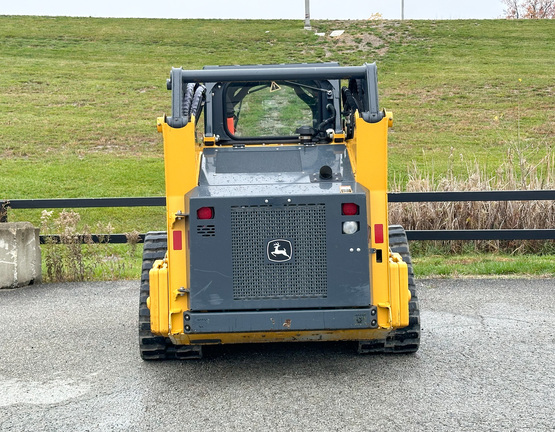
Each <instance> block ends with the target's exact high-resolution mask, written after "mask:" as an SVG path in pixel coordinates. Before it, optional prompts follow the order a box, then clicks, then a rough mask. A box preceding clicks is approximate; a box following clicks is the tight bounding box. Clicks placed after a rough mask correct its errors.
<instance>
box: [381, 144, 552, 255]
mask: <svg viewBox="0 0 555 432" xmlns="http://www.w3.org/2000/svg"><path fill="white" fill-rule="evenodd" d="M531 151H533V149H522V148H521V147H520V146H517V145H512V146H510V147H509V149H508V151H507V158H506V160H505V161H504V162H503V163H502V165H501V166H500V167H499V168H498V169H497V170H496V172H495V174H494V175H488V174H486V170H485V169H484V168H483V167H481V166H480V164H479V163H478V162H477V161H475V162H474V163H472V164H469V165H468V168H467V175H466V176H465V177H464V178H462V177H458V176H455V175H453V170H452V169H450V170H449V171H448V173H447V175H446V176H445V177H443V178H434V176H433V175H427V174H423V173H422V172H421V171H420V170H419V169H418V168H417V166H416V164H413V166H412V167H410V169H409V171H410V172H409V181H408V182H407V184H406V186H405V187H404V188H403V190H404V191H406V192H430V191H491V190H541V189H549V190H552V189H555V151H554V150H553V149H552V148H548V151H547V154H546V156H545V157H543V158H542V159H541V160H540V161H539V162H537V163H530V162H529V161H528V158H527V157H526V155H527V154H530V152H531ZM452 158H453V151H452V152H451V156H450V159H451V160H452ZM392 190H393V191H396V192H400V191H401V186H400V185H399V184H396V183H395V182H394V184H393V185H392ZM389 220H390V223H392V224H401V225H403V226H404V227H405V229H407V230H460V229H553V228H554V227H555V201H491V202H486V201H475V202H425V203H391V204H390V206H389ZM554 243H555V242H553V241H551V240H546V241H505V242H500V241H476V242H464V241H449V242H426V245H423V244H420V245H417V249H420V250H421V251H423V252H426V251H429V249H430V248H437V249H439V251H443V252H457V253H458V252H462V251H465V250H468V249H469V248H473V249H475V250H476V249H477V250H480V251H488V252H491V251H497V250H503V251H505V252H511V253H514V252H535V253H538V252H540V253H541V252H551V253H553V251H555V245H554Z"/></svg>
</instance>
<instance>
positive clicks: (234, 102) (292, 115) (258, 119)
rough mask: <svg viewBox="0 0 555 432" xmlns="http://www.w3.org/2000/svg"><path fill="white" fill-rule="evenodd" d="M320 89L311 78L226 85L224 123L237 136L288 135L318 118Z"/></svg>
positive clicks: (293, 134)
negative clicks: (308, 79) (306, 79)
mask: <svg viewBox="0 0 555 432" xmlns="http://www.w3.org/2000/svg"><path fill="white" fill-rule="evenodd" d="M322 92H325V90H324V89H321V88H318V87H317V86H316V84H315V83H314V81H259V82H247V83H232V84H229V86H228V87H227V91H226V93H225V97H226V101H225V102H226V127H227V129H228V131H229V133H230V134H231V135H233V136H235V137H237V138H256V137H289V136H295V135H298V132H297V129H298V128H300V127H301V126H310V127H316V126H317V125H318V124H319V122H320V117H321V115H320V113H319V112H318V111H319V106H320V104H319V98H320V94H321V93H322Z"/></svg>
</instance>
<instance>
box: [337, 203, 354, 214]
mask: <svg viewBox="0 0 555 432" xmlns="http://www.w3.org/2000/svg"><path fill="white" fill-rule="evenodd" d="M341 213H342V214H344V215H345V216H354V215H357V214H358V206H357V205H356V204H355V203H343V204H341Z"/></svg>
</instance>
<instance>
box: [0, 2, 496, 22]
mask: <svg viewBox="0 0 555 432" xmlns="http://www.w3.org/2000/svg"><path fill="white" fill-rule="evenodd" d="M404 3H405V19H467V18H477V19H492V18H500V17H501V15H502V13H503V5H502V3H501V0H404ZM304 5H305V1H304V0H277V1H260V0H201V1H198V0H181V1H171V0H166V1H152V0H123V1H118V0H115V1H114V0H111V1H110V0H85V1H80V0H2V1H0V15H63V16H93V17H142V18H238V19H244V18H247V19H248V18H262V19H304V7H305V6H304ZM373 13H381V14H382V16H383V18H386V19H399V18H400V17H401V0H310V14H311V18H313V19H366V18H369V17H370V16H371V15H372V14H373Z"/></svg>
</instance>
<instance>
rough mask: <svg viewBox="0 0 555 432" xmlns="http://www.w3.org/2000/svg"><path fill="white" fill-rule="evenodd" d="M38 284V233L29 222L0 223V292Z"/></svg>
mask: <svg viewBox="0 0 555 432" xmlns="http://www.w3.org/2000/svg"><path fill="white" fill-rule="evenodd" d="M41 280H42V272H41V257H40V238H39V229H38V228H35V227H34V226H33V225H32V224H31V223H29V222H5V223H0V288H16V287H20V286H25V285H29V284H33V283H40V282H41Z"/></svg>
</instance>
